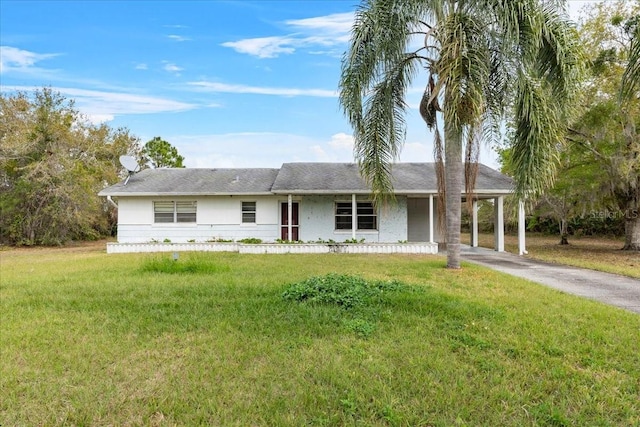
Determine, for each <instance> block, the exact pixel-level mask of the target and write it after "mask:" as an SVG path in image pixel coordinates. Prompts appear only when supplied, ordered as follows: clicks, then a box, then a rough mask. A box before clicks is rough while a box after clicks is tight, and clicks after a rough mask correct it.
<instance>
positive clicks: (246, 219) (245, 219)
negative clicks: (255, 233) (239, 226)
mask: <svg viewBox="0 0 640 427" xmlns="http://www.w3.org/2000/svg"><path fill="white" fill-rule="evenodd" d="M255 222H256V202H242V223H243V224H255Z"/></svg>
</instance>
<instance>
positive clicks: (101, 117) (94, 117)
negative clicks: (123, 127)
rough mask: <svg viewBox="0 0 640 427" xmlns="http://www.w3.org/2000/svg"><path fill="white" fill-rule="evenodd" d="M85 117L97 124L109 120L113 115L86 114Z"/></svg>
mask: <svg viewBox="0 0 640 427" xmlns="http://www.w3.org/2000/svg"><path fill="white" fill-rule="evenodd" d="M87 119H88V120H89V121H90V122H91V123H94V124H97V125H99V124H101V123H106V122H110V121H111V120H113V119H115V116H114V115H113V114H87Z"/></svg>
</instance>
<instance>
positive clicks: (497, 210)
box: [494, 196, 504, 252]
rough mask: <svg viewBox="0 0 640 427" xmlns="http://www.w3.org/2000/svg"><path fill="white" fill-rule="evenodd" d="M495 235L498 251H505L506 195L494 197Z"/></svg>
mask: <svg viewBox="0 0 640 427" xmlns="http://www.w3.org/2000/svg"><path fill="white" fill-rule="evenodd" d="M494 237H495V249H496V251H498V252H504V196H498V197H496V198H495V199H494Z"/></svg>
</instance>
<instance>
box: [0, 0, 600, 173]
mask: <svg viewBox="0 0 640 427" xmlns="http://www.w3.org/2000/svg"><path fill="white" fill-rule="evenodd" d="M585 3H589V2H579V1H572V2H570V6H571V11H572V16H573V17H574V18H576V17H577V15H576V14H575V13H576V12H577V10H578V9H579V8H580V7H581V6H582V5H583V4H585ZM356 5H357V1H355V0H354V1H344V0H333V1H312V0H307V1H294V0H290V1H286V0H281V1H266V0H263V1H204V0H202V1H142V0H131V1H124V0H123V1H97V0H92V1H79V0H77V1H54V0H51V1H44V0H42V1H28V0H2V1H1V2H0V44H1V45H2V50H1V52H0V59H1V60H0V63H1V68H0V86H1V89H2V91H3V92H4V93H9V92H11V91H15V90H32V89H34V88H42V87H43V86H48V87H51V88H53V89H54V90H57V91H59V92H61V93H62V94H63V95H64V96H66V97H67V98H69V99H74V100H75V101H76V106H77V108H78V109H79V110H80V111H82V112H83V113H84V114H86V115H87V116H88V117H89V118H90V119H91V120H93V121H95V122H101V121H106V122H107V123H108V124H109V125H110V126H112V127H127V128H129V129H130V130H131V131H132V133H133V134H134V135H137V136H138V137H140V139H141V143H142V144H144V142H146V141H148V140H149V139H151V138H153V137H154V136H161V137H162V138H163V139H165V140H167V141H169V142H170V143H171V144H173V145H174V146H176V147H177V148H178V151H179V152H180V154H182V155H183V156H184V157H185V164H186V166H187V167H279V166H280V165H281V164H282V163H283V162H294V161H306V162H314V161H322V162H327V161H328V162H350V161H353V154H352V137H351V133H352V132H351V128H350V126H349V125H348V123H347V121H346V120H345V119H344V118H343V115H342V112H341V110H340V108H339V105H338V100H337V85H338V79H339V75H340V61H341V55H342V53H343V52H344V51H345V50H346V46H347V42H348V39H349V29H350V27H351V23H352V17H353V10H354V9H355V7H356ZM425 79H426V78H425V76H422V78H418V79H417V80H416V87H415V89H413V90H411V92H410V94H409V98H408V103H409V105H410V106H412V109H411V111H410V112H409V114H408V132H407V140H406V142H405V147H404V149H403V152H402V155H401V160H402V161H432V154H431V153H432V150H433V146H432V142H431V135H430V134H429V133H428V132H427V130H426V128H425V125H424V123H423V122H422V121H421V119H420V118H419V114H418V112H417V110H416V108H415V107H416V106H417V104H418V102H419V97H420V95H421V93H422V89H421V87H420V85H424V81H423V80H425ZM481 161H482V162H483V163H487V164H489V165H490V166H493V167H496V166H497V164H496V162H495V155H494V154H492V152H491V150H490V149H489V148H487V149H485V150H484V151H483V153H482V155H481Z"/></svg>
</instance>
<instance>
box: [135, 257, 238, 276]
mask: <svg viewBox="0 0 640 427" xmlns="http://www.w3.org/2000/svg"><path fill="white" fill-rule="evenodd" d="M141 270H142V271H143V272H145V273H168V274H180V273H200V274H211V273H220V272H225V271H229V270H230V267H229V266H228V265H224V264H217V263H215V262H213V261H212V260H211V259H208V258H207V257H205V256H203V255H195V254H193V255H190V256H187V257H184V259H177V260H174V259H173V257H167V256H163V257H154V258H150V259H147V260H146V261H145V262H144V263H143V264H142V268H141Z"/></svg>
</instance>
